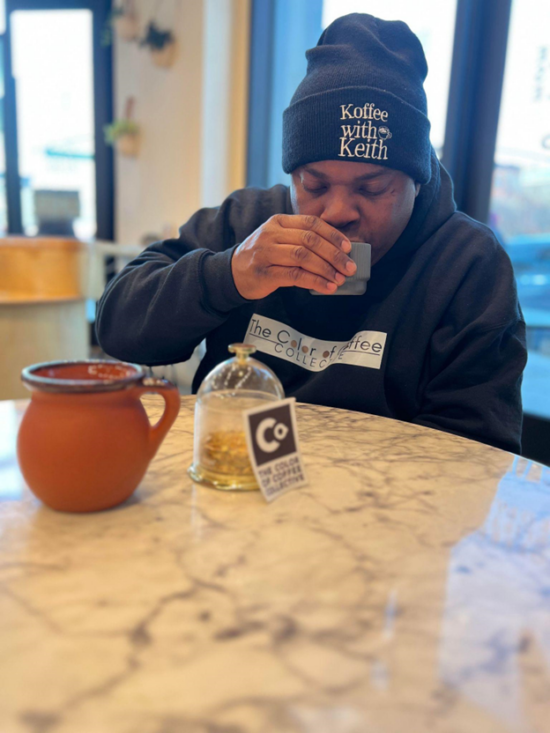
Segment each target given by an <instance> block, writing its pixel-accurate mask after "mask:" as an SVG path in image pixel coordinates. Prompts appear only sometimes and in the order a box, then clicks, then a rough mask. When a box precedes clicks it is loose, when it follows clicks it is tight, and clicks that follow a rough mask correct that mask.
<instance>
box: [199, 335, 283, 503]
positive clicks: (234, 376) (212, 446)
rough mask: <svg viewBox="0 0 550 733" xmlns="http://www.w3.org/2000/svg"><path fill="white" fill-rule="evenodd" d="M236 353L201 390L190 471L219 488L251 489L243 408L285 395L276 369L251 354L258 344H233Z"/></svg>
mask: <svg viewBox="0 0 550 733" xmlns="http://www.w3.org/2000/svg"><path fill="white" fill-rule="evenodd" d="M229 351H230V352H231V353H233V354H235V356H234V357H233V358H232V359H228V360H227V361H224V362H223V363H222V364H218V366H217V367H215V368H214V369H213V370H212V371H211V372H210V374H208V375H207V376H206V377H205V379H204V381H203V383H202V384H201V386H200V389H199V391H198V394H197V402H196V406H195V447H194V455H193V465H192V466H191V468H190V469H189V474H190V476H191V478H192V479H193V480H194V481H198V482H199V483H202V484H206V485H208V486H212V487H214V488H216V489H226V490H247V489H257V488H258V485H257V483H256V479H255V477H254V473H253V471H252V465H251V463H250V459H249V457H248V447H247V443H246V435H245V431H244V417H243V410H250V409H252V408H254V407H260V406H262V405H265V403H266V402H275V401H277V400H282V399H283V398H284V396H285V394H284V391H283V386H282V384H281V383H280V381H279V380H278V379H277V377H276V376H275V374H273V372H272V371H271V369H268V367H266V366H265V365H264V364H262V363H261V362H259V361H256V359H251V358H250V355H251V354H253V353H254V352H255V351H256V348H255V347H254V346H249V345H247V344H232V345H231V346H230V347H229Z"/></svg>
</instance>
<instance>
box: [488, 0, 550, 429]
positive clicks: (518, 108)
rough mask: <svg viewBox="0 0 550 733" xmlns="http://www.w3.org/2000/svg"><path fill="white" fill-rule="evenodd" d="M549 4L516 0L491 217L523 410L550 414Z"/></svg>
mask: <svg viewBox="0 0 550 733" xmlns="http://www.w3.org/2000/svg"><path fill="white" fill-rule="evenodd" d="M549 28H550V3H548V2H547V0H514V2H513V5H512V16H511V22H510V32H509V37H508V50H507V56H506V68H505V75H504V86H503V93H502V102H501V108H500V117H499V126H498V135H497V145H496V152H495V166H494V173H493V182H492V190H491V205H490V223H491V226H492V227H493V229H494V231H495V232H496V234H497V235H498V237H499V238H500V240H501V242H502V243H503V245H504V247H505V248H506V250H507V251H508V254H509V255H510V257H511V259H512V264H513V266H514V270H515V273H516V280H517V285H518V292H519V298H520V303H521V306H522V308H523V312H524V316H525V320H526V323H527V326H528V347H529V352H530V353H529V364H528V368H527V370H526V372H525V378H524V387H523V399H524V408H525V410H526V412H529V413H531V414H535V415H543V416H545V417H550V391H549V390H548V384H549V382H550V35H549V33H548V29H549Z"/></svg>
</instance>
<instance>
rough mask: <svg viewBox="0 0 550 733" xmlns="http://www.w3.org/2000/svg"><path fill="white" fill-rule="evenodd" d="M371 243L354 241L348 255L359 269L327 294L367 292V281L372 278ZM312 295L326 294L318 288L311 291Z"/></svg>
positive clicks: (361, 293)
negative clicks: (335, 289)
mask: <svg viewBox="0 0 550 733" xmlns="http://www.w3.org/2000/svg"><path fill="white" fill-rule="evenodd" d="M370 249H371V248H370V244H367V243H366V242H352V243H351V252H349V253H348V257H351V259H352V260H353V261H354V262H355V264H356V265H357V270H356V272H355V275H352V276H351V277H347V278H346V282H345V283H344V284H343V285H340V287H339V288H338V290H337V291H336V292H335V293H327V295H364V293H366V292H367V282H368V281H369V280H370ZM309 292H310V293H311V294H312V295H324V293H318V292H317V291H316V290H310V291H309Z"/></svg>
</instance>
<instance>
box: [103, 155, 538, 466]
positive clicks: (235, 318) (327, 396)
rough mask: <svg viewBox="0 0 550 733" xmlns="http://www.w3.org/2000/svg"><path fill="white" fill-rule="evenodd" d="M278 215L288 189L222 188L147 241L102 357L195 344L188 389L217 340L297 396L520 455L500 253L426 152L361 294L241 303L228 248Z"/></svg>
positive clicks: (510, 286) (124, 275) (511, 304)
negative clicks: (417, 184) (414, 190)
mask: <svg viewBox="0 0 550 733" xmlns="http://www.w3.org/2000/svg"><path fill="white" fill-rule="evenodd" d="M277 213H287V214H291V213H293V212H292V207H291V202H290V194H289V189H288V188H287V187H285V186H281V185H278V186H274V187H273V188H270V189H268V190H260V189H254V188H247V189H243V190H240V191H235V192H234V193H233V194H231V195H230V196H229V197H228V198H227V199H226V200H225V201H224V202H223V204H222V205H221V206H219V207H217V208H212V209H201V210H200V211H198V212H197V213H196V214H194V215H193V216H192V217H191V219H190V220H189V221H188V222H187V224H185V225H184V226H182V227H181V229H180V236H179V238H178V239H169V240H165V241H164V242H159V243H157V244H153V245H151V246H150V247H148V248H147V249H146V250H145V251H144V252H143V253H142V254H141V255H140V256H139V257H138V258H136V259H135V260H134V261H133V262H131V263H130V264H129V265H128V266H127V267H126V268H125V269H124V270H123V271H122V272H121V273H120V274H119V275H118V276H117V277H116V278H115V279H114V280H113V281H112V282H111V283H109V286H108V287H107V289H106V291H105V293H104V295H103V297H102V298H101V300H100V302H99V304H98V312H97V332H98V337H99V341H100V344H101V345H102V347H103V349H104V350H105V352H106V353H108V354H110V355H112V356H114V357H116V358H118V359H124V360H126V361H131V362H137V363H140V364H148V365H156V364H174V363H177V362H181V361H185V360H187V359H188V358H189V357H190V356H191V354H192V353H193V350H194V348H195V347H196V346H197V345H198V344H199V343H200V342H201V341H202V340H203V339H204V338H206V355H205V356H204V358H203V360H202V362H201V364H200V366H199V369H198V371H197V374H196V376H195V380H194V383H193V391H194V392H196V390H197V389H198V387H199V385H200V383H201V381H202V380H203V378H204V377H205V376H206V374H207V373H208V372H209V371H210V370H211V369H212V368H213V367H214V366H215V365H216V364H219V363H220V362H221V361H223V360H225V359H227V358H229V354H228V352H227V346H228V344H231V343H234V342H247V343H253V344H255V345H256V347H257V349H258V351H259V352H260V353H259V354H258V358H259V359H260V360H261V361H263V362H264V363H265V364H266V365H268V366H269V367H270V368H271V369H272V370H273V371H274V372H275V373H276V374H277V376H278V377H279V379H280V380H281V382H282V383H283V386H284V389H285V393H286V395H287V396H294V397H296V399H297V400H299V401H302V402H311V403H315V404H322V405H328V406H333V407H340V408H345V409H348V410H359V411H361V412H368V413H372V414H374V415H382V416H384V417H392V418H397V419H399V420H406V421H409V422H414V423H417V424H419V425H425V426H428V427H431V428H438V429H440V430H445V431H447V432H451V433H455V434H457V435H463V436H466V437H469V438H474V439H476V440H480V441H482V442H484V443H489V444H491V445H495V446H497V447H500V448H504V449H507V450H511V451H514V452H519V451H520V437H521V423H522V410H521V394H520V388H521V377H522V372H523V369H524V367H525V363H526V355H527V352H526V348H525V323H524V321H523V318H522V315H521V311H520V309H519V306H518V301H517V294H516V288H515V281H514V276H513V272H512V267H511V264H510V260H509V258H508V256H507V255H506V253H505V252H504V250H503V249H502V247H501V246H500V245H499V243H498V242H497V240H496V238H495V236H494V235H493V233H492V232H491V230H490V229H488V228H487V227H485V226H483V225H482V224H479V223H478V222H476V221H474V220H472V219H470V218H469V217H468V216H466V215H464V214H462V213H459V212H457V211H456V209H455V204H454V201H453V195H452V183H451V180H450V178H449V175H448V174H447V172H446V171H445V169H444V168H443V167H441V166H440V164H439V162H438V161H437V158H436V157H435V154H432V178H431V181H430V183H428V184H427V185H425V186H422V188H421V190H420V193H419V195H418V197H417V200H416V203H415V207H414V211H413V214H412V217H411V219H410V221H409V223H408V225H407V227H406V228H405V231H404V232H403V234H402V235H401V237H400V238H399V239H398V241H397V242H396V244H395V245H394V246H393V247H392V249H391V250H390V251H389V252H388V253H387V254H386V255H385V256H384V257H383V258H382V259H381V260H380V261H379V262H378V263H377V264H376V265H374V267H373V268H372V274H371V280H370V282H369V284H368V288H367V292H366V293H365V295H363V296H316V295H311V294H310V293H309V292H308V291H307V290H302V289H299V288H281V289H279V290H277V291H276V292H274V293H272V294H271V295H269V296H268V297H267V298H264V299H263V300H256V301H249V300H246V299H244V298H243V297H241V295H240V294H239V293H238V291H237V289H236V287H235V284H234V282H233V278H232V274H231V257H232V254H233V251H234V249H235V248H236V246H238V245H239V244H240V243H241V242H242V241H244V240H245V239H246V238H247V237H248V236H249V234H251V233H252V232H253V231H254V230H255V229H257V228H258V227H259V226H261V224H263V223H264V222H265V221H266V220H267V219H268V218H269V217H270V216H272V215H274V214H277Z"/></svg>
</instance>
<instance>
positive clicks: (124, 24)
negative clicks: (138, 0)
mask: <svg viewBox="0 0 550 733" xmlns="http://www.w3.org/2000/svg"><path fill="white" fill-rule="evenodd" d="M111 25H112V26H113V28H114V29H115V31H116V34H117V36H118V37H119V38H121V39H122V40H124V41H136V40H137V39H138V37H139V18H138V14H137V12H136V8H135V4H134V0H123V2H122V5H116V6H115V7H114V8H113V9H112V10H111Z"/></svg>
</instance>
